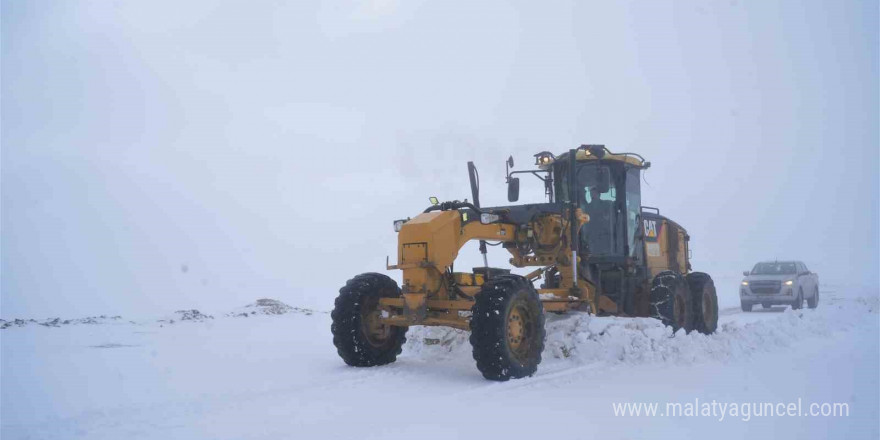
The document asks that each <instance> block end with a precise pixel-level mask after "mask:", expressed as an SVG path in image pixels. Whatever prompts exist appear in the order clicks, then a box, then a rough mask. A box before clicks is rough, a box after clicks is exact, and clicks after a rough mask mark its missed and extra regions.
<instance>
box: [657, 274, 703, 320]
mask: <svg viewBox="0 0 880 440" xmlns="http://www.w3.org/2000/svg"><path fill="white" fill-rule="evenodd" d="M650 301H651V316H653V317H654V318H657V319H659V320H660V321H662V322H663V324H666V325H668V326H670V327H672V331H673V332H676V331H678V329H680V328H683V329H684V330H685V331H686V332H690V331H691V330H693V329H694V312H693V310H694V308H693V300H691V295H690V291H689V289H688V285H687V282H686V281H685V279H684V278H683V277H682V276H681V275H680V274H679V273H677V272H673V271H664V272H660V273H658V274H657V276H655V277H654V280H653V281H652V283H651V295H650Z"/></svg>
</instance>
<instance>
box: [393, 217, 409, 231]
mask: <svg viewBox="0 0 880 440" xmlns="http://www.w3.org/2000/svg"><path fill="white" fill-rule="evenodd" d="M404 223H406V220H394V232H400V228H402V227H403V224H404Z"/></svg>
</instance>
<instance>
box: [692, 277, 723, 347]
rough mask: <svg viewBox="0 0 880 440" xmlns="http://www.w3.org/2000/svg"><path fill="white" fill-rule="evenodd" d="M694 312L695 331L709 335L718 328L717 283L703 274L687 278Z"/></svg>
mask: <svg viewBox="0 0 880 440" xmlns="http://www.w3.org/2000/svg"><path fill="white" fill-rule="evenodd" d="M686 279H687V283H688V288H689V289H690V293H691V300H692V301H693V304H692V306H693V311H694V329H696V330H697V331H698V332H700V333H703V334H706V335H709V334H712V333H714V332H715V329H716V328H718V295H717V294H716V293H715V281H712V277H710V276H709V274H707V273H703V272H691V273H689V274H687V276H686Z"/></svg>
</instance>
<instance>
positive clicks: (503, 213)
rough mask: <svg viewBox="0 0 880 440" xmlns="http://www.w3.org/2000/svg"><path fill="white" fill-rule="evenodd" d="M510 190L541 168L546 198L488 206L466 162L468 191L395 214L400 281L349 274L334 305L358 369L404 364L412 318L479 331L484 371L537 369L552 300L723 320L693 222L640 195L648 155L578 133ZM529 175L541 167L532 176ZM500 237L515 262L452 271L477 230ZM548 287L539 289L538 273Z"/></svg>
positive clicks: (339, 332) (672, 319)
mask: <svg viewBox="0 0 880 440" xmlns="http://www.w3.org/2000/svg"><path fill="white" fill-rule="evenodd" d="M513 165H514V163H513V159H512V158H510V159H508V161H507V169H508V171H507V184H508V200H509V201H510V202H516V201H517V200H518V198H519V179H520V177H518V176H523V175H532V176H534V177H535V178H538V179H540V180H541V181H542V182H543V184H544V188H545V195H546V197H547V201H546V202H545V203H538V204H523V205H511V206H500V207H482V206H481V205H480V198H479V181H478V175H477V172H476V168H475V167H474V165H473V163H470V162H469V163H468V171H469V177H470V184H471V192H472V194H471V196H472V201H471V202H468V201H467V200H465V201H463V202H460V201H447V202H439V201H438V200H436V199H433V198H432V200H431V202H432V204H431V206H429V207H428V208H427V209H425V211H424V212H422V213H421V214H419V215H417V216H415V217H413V218H408V219H405V220H397V221H395V222H394V229H395V231H396V232H397V234H398V255H397V261H396V264H393V265H390V264H388V263H386V265H387V269H389V270H391V269H398V270H400V271H402V279H403V284H402V285H400V286H398V284H397V283H396V282H395V281H394V280H392V279H391V278H390V277H388V276H386V275H383V274H378V273H366V274H362V275H358V276H356V277H354V278H353V279H351V280H349V281H348V283H346V285H345V286H344V287H342V288H341V289H340V291H339V296H338V297H337V298H336V303H335V308H334V309H333V313H332V319H333V324H332V329H331V330H332V333H333V342H334V345H335V346H336V348H337V351H338V353H339V355H340V357H342V359H343V360H344V361H345V362H346V363H347V364H349V365H353V366H358V367H367V366H377V365H383V364H387V363H391V362H394V361H395V360H396V357H397V355H398V354H399V353H400V352H401V349H402V346H403V343H404V342H405V340H406V338H405V335H406V331H407V328H408V327H409V326H413V325H428V326H448V327H454V328H458V329H462V330H469V331H470V332H471V335H470V342H471V345H472V347H473V356H474V359H475V360H476V363H477V368H478V369H479V370H480V372H481V373H482V374H483V376H484V377H485V378H487V379H491V380H508V379H511V378H521V377H526V376H531V375H532V374H534V373H535V372H536V371H537V368H538V364H539V363H540V362H541V352H542V351H543V348H544V336H545V334H544V312H558V313H565V312H569V311H580V312H587V313H593V314H596V315H615V316H632V317H654V318H657V319H659V320H661V321H662V322H663V323H664V324H666V325H669V326H671V327H672V328H673V330H674V331H677V330H679V329H683V330H684V331H686V332H690V331H692V330H697V331H699V332H702V333H712V332H714V331H715V328H716V326H717V320H718V304H717V303H718V302H717V298H716V293H715V286H714V283H713V281H712V278H711V277H710V276H709V275H707V274H705V273H702V272H692V271H691V265H690V261H689V248H688V243H689V240H690V237H689V236H688V235H687V232H686V231H685V230H684V228H682V227H681V226H679V225H678V224H677V223H675V222H673V221H672V220H670V219H668V218H666V217H664V216H661V215H660V212H659V210H658V209H656V208H649V207H646V206H642V205H641V190H640V182H641V178H640V174H641V173H642V171H643V170H645V169H647V168H648V167H650V165H651V164H650V162H647V161H645V160H644V158H642V157H641V156H640V155H638V154H634V153H612V152H611V151H609V150H608V149H607V148H605V146H603V145H581V146H580V147H578V148H576V149H571V150H569V151H568V152H565V153H563V154H561V155H559V156H555V155H553V154H552V153H549V152H541V153H538V154H536V155H535V166H536V168H534V169H529V170H517V171H511V169H512V168H513ZM529 178H531V177H529ZM472 240H478V241H479V242H480V252H481V253H482V254H483V261H484V263H485V262H486V261H487V259H486V252H487V246H501V247H503V248H504V249H505V250H506V251H507V252H509V253H510V260H509V263H510V265H511V266H513V267H516V268H534V270H532V271H531V272H529V273H527V274H526V275H516V274H512V273H511V272H510V269H507V268H493V267H488V264H485V266H484V267H479V268H475V269H473V271H471V272H456V271H455V270H454V263H455V259H456V257H457V256H458V252H459V250H460V249H461V248H462V247H463V246H464V245H465V244H466V243H467V242H469V241H472ZM537 283H540V284H538V287H535V284H537Z"/></svg>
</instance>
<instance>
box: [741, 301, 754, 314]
mask: <svg viewBox="0 0 880 440" xmlns="http://www.w3.org/2000/svg"><path fill="white" fill-rule="evenodd" d="M739 306H740V308H742V311H743V312H751V311H752V304H749V303H745V302H742V301H740V302H739Z"/></svg>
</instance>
